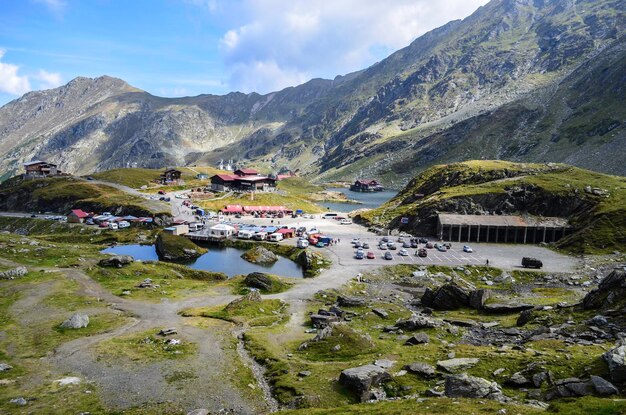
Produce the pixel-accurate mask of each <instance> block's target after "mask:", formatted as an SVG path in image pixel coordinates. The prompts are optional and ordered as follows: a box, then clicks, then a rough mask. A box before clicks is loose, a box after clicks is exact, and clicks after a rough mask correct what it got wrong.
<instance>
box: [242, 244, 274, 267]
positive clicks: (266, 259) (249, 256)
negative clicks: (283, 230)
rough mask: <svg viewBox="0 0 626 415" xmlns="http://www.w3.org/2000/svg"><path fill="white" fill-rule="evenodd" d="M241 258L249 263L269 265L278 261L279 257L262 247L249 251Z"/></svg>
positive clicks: (258, 246)
mask: <svg viewBox="0 0 626 415" xmlns="http://www.w3.org/2000/svg"><path fill="white" fill-rule="evenodd" d="M241 257H242V258H243V259H245V260H246V261H248V262H251V263H253V264H261V265H269V264H273V263H274V262H276V261H278V255H276V254H275V253H273V252H272V251H270V250H269V249H267V248H265V247H263V246H261V245H257V246H255V247H254V248H251V249H249V250H247V251H246V252H244V253H243V254H241Z"/></svg>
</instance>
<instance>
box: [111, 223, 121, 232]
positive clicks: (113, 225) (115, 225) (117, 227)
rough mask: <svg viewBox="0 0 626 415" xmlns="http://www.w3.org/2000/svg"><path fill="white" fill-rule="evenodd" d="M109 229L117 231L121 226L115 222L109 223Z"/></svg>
mask: <svg viewBox="0 0 626 415" xmlns="http://www.w3.org/2000/svg"><path fill="white" fill-rule="evenodd" d="M109 229H111V230H114V231H116V230H118V229H119V226H117V223H115V222H109Z"/></svg>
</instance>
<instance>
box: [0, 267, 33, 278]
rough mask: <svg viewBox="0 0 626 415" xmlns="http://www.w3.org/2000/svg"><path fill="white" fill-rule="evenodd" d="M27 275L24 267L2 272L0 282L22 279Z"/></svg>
mask: <svg viewBox="0 0 626 415" xmlns="http://www.w3.org/2000/svg"><path fill="white" fill-rule="evenodd" d="M27 273H28V270H27V269H26V267H17V268H13V269H10V270H7V271H4V272H0V280H13V279H15V278H19V277H23V276H24V275H26V274H27Z"/></svg>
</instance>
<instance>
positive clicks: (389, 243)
mask: <svg viewBox="0 0 626 415" xmlns="http://www.w3.org/2000/svg"><path fill="white" fill-rule="evenodd" d="M387 248H389V249H391V250H392V251H395V250H396V249H398V247H397V246H396V244H395V243H393V242H387Z"/></svg>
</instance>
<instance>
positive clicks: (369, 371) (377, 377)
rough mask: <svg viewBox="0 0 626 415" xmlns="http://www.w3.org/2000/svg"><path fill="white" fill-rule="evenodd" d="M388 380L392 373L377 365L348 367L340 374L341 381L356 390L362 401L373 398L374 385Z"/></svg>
mask: <svg viewBox="0 0 626 415" xmlns="http://www.w3.org/2000/svg"><path fill="white" fill-rule="evenodd" d="M388 380H391V375H390V374H389V373H388V372H387V371H386V370H385V369H383V368H382V367H379V366H376V365H365V366H359V367H353V368H350V369H346V370H344V371H343V372H341V375H340V376H339V383H340V384H342V385H343V386H345V387H347V388H349V389H352V390H353V391H355V392H356V393H357V396H358V398H359V400H360V401H361V402H366V401H368V400H370V399H371V397H372V396H371V393H370V390H371V388H372V387H374V386H378V385H380V384H381V383H383V382H385V381H388Z"/></svg>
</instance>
